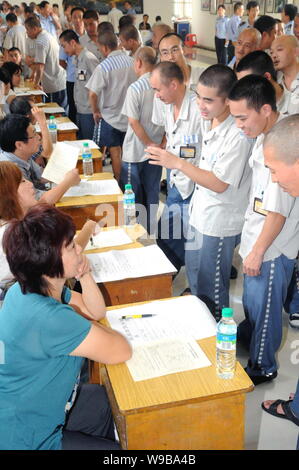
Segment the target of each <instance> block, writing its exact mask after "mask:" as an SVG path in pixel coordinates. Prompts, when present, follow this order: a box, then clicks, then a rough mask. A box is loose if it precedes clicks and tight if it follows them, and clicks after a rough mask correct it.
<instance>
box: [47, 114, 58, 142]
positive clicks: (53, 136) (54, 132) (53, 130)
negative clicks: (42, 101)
mask: <svg viewBox="0 0 299 470" xmlns="http://www.w3.org/2000/svg"><path fill="white" fill-rule="evenodd" d="M48 129H49V133H50V137H51V140H52V144H56V142H57V124H56V119H55V117H54V116H50V121H49V124H48Z"/></svg>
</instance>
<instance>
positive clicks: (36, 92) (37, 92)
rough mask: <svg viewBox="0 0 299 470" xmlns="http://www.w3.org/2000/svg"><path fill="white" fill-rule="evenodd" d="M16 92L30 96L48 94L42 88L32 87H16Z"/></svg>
mask: <svg viewBox="0 0 299 470" xmlns="http://www.w3.org/2000/svg"><path fill="white" fill-rule="evenodd" d="M14 91H15V93H16V95H17V96H30V95H36V96H38V95H43V96H48V95H47V94H46V93H45V92H44V91H42V90H34V89H32V88H27V87H26V88H15V89H14Z"/></svg>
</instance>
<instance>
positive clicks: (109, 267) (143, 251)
mask: <svg viewBox="0 0 299 470" xmlns="http://www.w3.org/2000/svg"><path fill="white" fill-rule="evenodd" d="M87 257H88V259H89V261H90V266H91V269H92V273H93V277H94V279H95V281H96V282H111V281H119V280H120V279H128V278H132V277H133V278H137V277H145V276H155V275H157V274H165V273H175V272H176V269H175V267H174V266H173V264H171V263H170V261H169V260H168V258H167V257H166V256H165V255H164V253H163V251H162V250H161V249H160V248H159V247H158V246H157V245H151V246H146V247H142V248H131V249H129V250H117V251H114V250H112V251H107V252H105V253H92V254H89V255H87Z"/></svg>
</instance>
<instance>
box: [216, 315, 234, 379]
mask: <svg viewBox="0 0 299 470" xmlns="http://www.w3.org/2000/svg"><path fill="white" fill-rule="evenodd" d="M236 340H237V325H236V322H235V321H234V319H233V309H232V308H223V309H222V318H221V320H220V322H219V323H218V324H217V333H216V368H217V375H218V376H219V377H221V378H222V379H232V378H233V376H234V374H235V368H236Z"/></svg>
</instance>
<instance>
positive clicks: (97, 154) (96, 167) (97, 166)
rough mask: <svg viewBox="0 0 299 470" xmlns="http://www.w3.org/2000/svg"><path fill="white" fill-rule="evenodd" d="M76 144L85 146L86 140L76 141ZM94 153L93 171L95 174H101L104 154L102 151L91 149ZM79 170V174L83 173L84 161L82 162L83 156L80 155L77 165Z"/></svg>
mask: <svg viewBox="0 0 299 470" xmlns="http://www.w3.org/2000/svg"><path fill="white" fill-rule="evenodd" d="M76 142H80V143H81V144H82V146H83V143H84V142H86V140H84V139H82V140H76ZM91 153H92V160H93V171H94V173H101V172H102V171H103V154H102V152H101V151H100V149H91ZM77 168H78V170H79V173H80V174H82V173H83V160H82V155H81V153H80V155H79V158H78V163H77Z"/></svg>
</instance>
